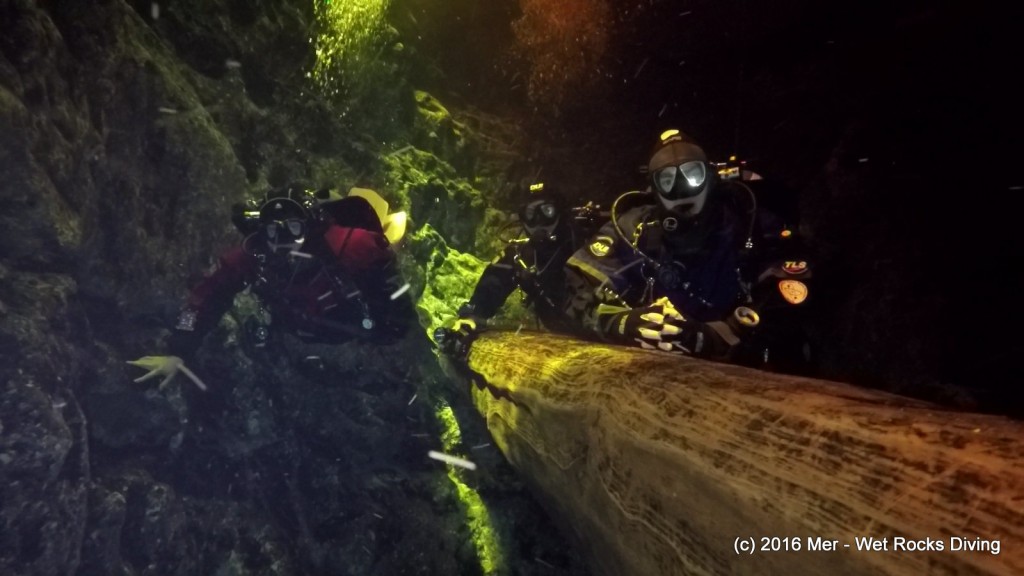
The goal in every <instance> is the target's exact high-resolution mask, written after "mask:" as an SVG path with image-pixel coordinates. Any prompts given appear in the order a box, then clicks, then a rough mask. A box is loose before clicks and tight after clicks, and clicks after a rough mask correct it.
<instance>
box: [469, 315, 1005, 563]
mask: <svg viewBox="0 0 1024 576" xmlns="http://www.w3.org/2000/svg"><path fill="white" fill-rule="evenodd" d="M467 364H468V366H469V368H471V369H472V370H473V371H474V372H476V374H477V377H476V378H475V380H476V382H475V383H474V384H473V385H472V386H471V390H472V396H473V400H474V403H475V405H476V407H477V409H478V410H479V412H480V413H481V415H483V416H484V417H485V418H486V422H487V426H488V429H489V430H490V432H491V434H492V435H493V437H494V440H495V443H496V444H497V445H498V447H499V448H500V449H501V450H502V452H503V453H504V454H505V456H506V458H507V459H508V460H509V461H510V462H511V463H512V465H513V466H514V467H516V468H517V469H518V470H519V472H520V473H521V474H522V475H523V476H524V478H525V479H526V480H527V481H528V482H529V483H530V484H531V485H532V486H533V488H534V489H535V491H536V493H537V495H538V498H539V499H540V500H541V501H542V502H543V503H544V504H545V505H546V506H547V507H548V509H549V510H550V512H551V513H552V515H553V516H554V517H555V518H556V519H557V520H558V521H559V522H560V523H561V524H563V526H564V527H565V528H566V530H567V531H568V532H569V535H570V537H572V538H573V539H574V540H575V541H576V542H577V543H578V544H579V546H580V548H581V552H583V553H584V554H585V555H586V556H587V557H588V558H589V559H590V560H591V564H592V566H593V569H594V572H595V574H600V575H609V576H633V575H635V576H658V575H674V574H893V575H895V574H900V575H902V574H908V575H909V574H913V575H920V574H964V575H970V574H996V575H1021V574H1024V465H1022V459H1024V424H1022V423H1021V422H1018V421H1014V420H1010V419H1007V418H1002V417H996V416H990V415H980V414H971V413H963V412H956V411H950V410H946V409H943V408H940V407H937V406H934V405H931V404H928V403H924V402H920V401H915V400H911V399H907V398H903V397H900V396H895V395H892V394H886V393H882V392H879V391H874V390H869V389H863V388H859V387H855V386H851V385H846V384H841V383H836V382H828V381H822V380H814V379H807V378H798V377H792V376H785V375H779V374H771V373H767V372H762V371H758V370H752V369H745V368H742V367H737V366H729V365H724V364H716V363H711V362H705V361H701V360H696V359H692V358H685V357H679V356H673V355H668V354H665V353H661V352H648V351H642V350H635V349H629V348H623V347H614V346H603V345H599V344H592V343H583V342H579V341H577V340H573V339H569V338H565V337H562V336H558V335H553V334H542V333H526V332H524V333H522V334H518V335H515V334H512V333H508V332H488V333H484V334H483V335H481V336H480V338H479V339H478V340H477V341H476V342H475V343H474V344H473V346H472V348H471V350H470V353H469V356H468V358H467ZM867 538H872V539H873V540H872V541H873V542H875V544H874V546H876V547H880V548H879V549H873V550H859V549H858V543H860V544H862V545H863V544H864V541H863V540H858V539H867ZM765 539H768V540H765ZM901 539H902V540H901ZM740 542H746V543H748V544H749V543H751V542H752V544H753V552H749V551H748V550H745V549H742V548H740V544H739V543H740ZM828 543H831V545H832V546H833V547H834V549H833V550H827V549H818V550H813V549H812V548H813V547H815V545H816V544H817V545H818V546H819V548H821V547H826V546H827V545H828ZM883 546H884V548H881V547H883ZM939 546H941V548H942V549H941V550H937V549H936V548H938V547H939ZM979 546H981V547H984V548H985V549H983V550H977V549H976V548H978V547H979ZM795 547H799V550H798V551H795V550H792V549H793V548H795ZM917 547H921V548H924V549H923V550H912V548H917ZM965 547H969V548H967V549H965ZM996 547H998V548H996ZM787 548H789V549H790V551H788V552H787V551H786V549H787ZM957 548H960V549H959V550H958V549H957ZM996 552H998V553H996Z"/></svg>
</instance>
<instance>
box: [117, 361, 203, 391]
mask: <svg viewBox="0 0 1024 576" xmlns="http://www.w3.org/2000/svg"><path fill="white" fill-rule="evenodd" d="M127 363H128V364H131V365H132V366H139V367H140V368H144V369H146V370H149V373H147V374H145V375H143V376H140V377H138V378H136V379H135V382H145V381H146V380H149V379H150V378H155V377H156V376H160V375H163V376H164V380H163V382H161V383H160V389H161V390H163V389H164V387H165V386H167V384H168V383H169V382H170V381H171V379H172V378H174V375H175V374H177V373H178V371H179V370H180V371H182V372H184V373H185V375H186V376H188V377H189V378H190V379H191V380H192V381H193V382H195V383H196V386H198V387H199V389H200V390H203V391H204V392H205V391H206V389H207V388H206V384H204V383H203V381H202V380H200V379H199V377H198V376H196V375H195V374H193V373H192V371H191V370H189V369H188V368H187V367H186V366H185V362H184V361H182V359H181V358H178V357H177V356H143V357H142V358H139V359H138V360H128V362H127Z"/></svg>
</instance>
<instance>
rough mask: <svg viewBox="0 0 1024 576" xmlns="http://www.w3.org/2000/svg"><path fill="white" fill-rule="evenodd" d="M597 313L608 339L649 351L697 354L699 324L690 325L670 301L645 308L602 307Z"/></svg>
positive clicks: (666, 299)
mask: <svg viewBox="0 0 1024 576" xmlns="http://www.w3.org/2000/svg"><path fill="white" fill-rule="evenodd" d="M597 314H598V330H599V332H600V333H601V335H602V337H604V338H605V339H607V340H612V341H616V342H619V343H622V344H628V345H632V346H639V347H640V348H643V349H645V350H662V351H665V352H675V353H678V354H693V353H695V350H694V349H695V347H696V345H697V344H698V338H699V336H698V333H699V332H700V330H699V325H698V324H697V323H695V322H688V321H687V320H686V318H684V317H683V315H682V314H681V313H679V311H678V310H676V309H675V306H673V305H672V303H671V302H669V300H668V298H662V299H660V300H658V301H657V302H655V303H654V304H651V305H650V306H646V307H643V308H632V309H629V308H620V307H616V306H607V305H601V306H600V307H598V310H597Z"/></svg>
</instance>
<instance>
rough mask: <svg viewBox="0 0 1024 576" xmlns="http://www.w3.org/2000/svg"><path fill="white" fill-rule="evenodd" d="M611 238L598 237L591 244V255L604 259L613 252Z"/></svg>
mask: <svg viewBox="0 0 1024 576" xmlns="http://www.w3.org/2000/svg"><path fill="white" fill-rule="evenodd" d="M612 242H613V240H612V239H611V236H598V237H597V238H595V239H594V241H593V242H591V243H590V253H591V254H593V255H594V256H597V257H598V258H604V257H605V256H607V255H608V254H609V253H610V252H611V251H612Z"/></svg>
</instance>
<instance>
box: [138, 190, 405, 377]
mask: <svg viewBox="0 0 1024 576" xmlns="http://www.w3.org/2000/svg"><path fill="white" fill-rule="evenodd" d="M232 208H233V214H232V222H233V223H234V224H235V226H236V228H238V229H239V231H240V232H242V233H243V234H244V235H245V238H244V240H243V241H242V243H241V244H240V245H238V246H236V247H234V248H233V249H231V250H229V251H227V252H226V253H225V254H223V255H222V256H221V257H220V259H219V263H218V266H217V268H216V269H215V270H214V271H213V272H212V273H210V274H208V275H207V276H206V277H205V278H204V279H203V280H202V281H201V282H199V283H198V284H197V285H196V286H195V287H194V288H193V289H192V290H191V293H190V295H189V297H188V300H187V302H186V303H185V305H184V307H183V308H182V309H181V312H180V314H179V315H178V318H177V321H176V323H175V326H174V329H173V332H172V336H171V338H170V341H169V346H168V347H169V355H168V356H146V357H144V358H140V359H138V360H133V361H129V362H128V363H129V364H132V365H135V366H140V367H142V368H146V369H148V370H150V372H149V373H147V374H146V375H144V376H142V377H140V378H138V379H136V382H140V381H143V380H147V379H149V378H153V377H156V376H159V375H163V376H164V381H163V383H161V386H163V385H164V384H166V383H167V382H169V381H170V379H171V378H172V377H173V376H174V375H175V374H176V373H177V371H179V370H182V371H183V372H184V373H185V374H186V375H187V376H189V377H190V378H192V380H193V381H195V383H196V384H197V385H198V386H199V387H200V388H203V389H205V385H204V384H203V383H202V382H201V381H200V380H199V379H198V378H196V377H195V375H194V374H193V373H192V372H190V371H189V370H188V369H187V368H185V367H184V363H183V360H182V357H188V356H189V355H191V354H192V353H193V352H195V350H196V349H198V348H199V346H200V344H201V343H202V340H203V338H204V337H205V335H206V334H207V333H208V332H209V331H210V330H211V329H212V328H213V327H214V326H216V325H217V323H218V322H219V320H220V318H221V316H223V315H224V313H225V312H227V310H228V309H229V308H231V306H232V304H233V302H234V297H235V295H236V294H238V293H239V292H241V291H242V290H244V289H246V288H249V289H250V290H251V292H252V294H253V295H255V296H256V298H257V300H258V301H259V303H260V309H259V311H258V313H257V314H255V315H253V316H250V317H249V318H248V319H247V320H246V321H245V323H244V325H243V336H244V337H245V338H246V340H247V341H248V343H249V344H250V345H251V346H253V347H256V348H260V347H265V346H266V345H267V344H268V342H269V341H270V339H271V336H272V333H273V332H272V330H273V331H277V330H286V331H288V332H291V333H293V334H295V335H296V336H298V337H299V338H301V339H303V340H304V341H308V342H326V343H340V342H344V341H347V340H350V339H352V338H358V339H362V340H365V341H370V342H377V343H390V342H392V341H395V340H397V339H399V338H400V337H402V336H403V335H404V333H405V332H406V330H407V329H408V328H409V326H410V325H412V324H414V323H416V321H417V317H416V312H415V308H414V306H413V303H412V300H411V298H410V297H409V295H408V294H407V290H408V284H406V283H405V282H404V281H403V280H402V277H401V275H400V274H399V271H398V265H397V261H396V256H395V252H394V250H393V249H392V246H393V245H394V244H396V243H397V242H399V241H400V240H401V237H402V235H403V234H404V231H405V222H406V221H405V213H404V212H398V213H395V214H388V213H387V210H388V207H387V202H386V201H384V200H383V199H382V198H381V197H380V196H378V195H377V194H376V193H375V192H373V191H372V190H367V189H362V188H352V189H351V190H350V192H349V195H348V196H347V197H344V198H342V197H340V194H338V193H337V192H335V191H330V190H326V189H321V190H318V191H316V192H313V191H310V190H307V189H306V188H305V187H303V186H301V185H295V184H293V185H290V186H287V187H284V188H281V189H276V190H272V191H270V192H269V193H268V194H267V195H266V197H265V199H264V200H263V201H262V202H259V203H257V202H250V203H249V205H248V206H246V205H240V204H236V205H235V206H233V207H232Z"/></svg>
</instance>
